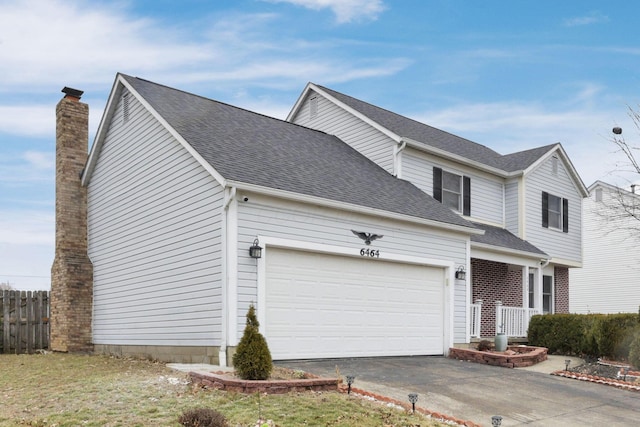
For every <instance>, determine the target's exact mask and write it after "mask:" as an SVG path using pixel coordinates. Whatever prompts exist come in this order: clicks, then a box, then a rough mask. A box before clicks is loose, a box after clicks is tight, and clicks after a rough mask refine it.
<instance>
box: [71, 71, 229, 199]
mask: <svg viewBox="0 0 640 427" xmlns="http://www.w3.org/2000/svg"><path fill="white" fill-rule="evenodd" d="M116 85H122V86H123V87H125V88H127V89H128V90H129V92H130V93H131V94H132V95H133V96H135V97H136V99H137V100H138V101H139V102H140V103H141V104H142V105H143V106H144V108H146V109H147V111H149V112H150V113H151V115H152V116H153V117H154V118H155V119H156V120H157V121H158V122H159V123H160V124H161V125H162V126H163V127H164V128H165V129H167V131H168V132H169V133H170V134H171V136H173V137H174V138H175V139H176V140H177V141H178V142H179V143H180V144H181V145H182V146H183V147H184V148H185V149H186V150H187V151H188V152H189V154H191V155H192V156H193V157H194V158H195V159H196V161H197V162H198V163H200V165H201V166H202V167H203V168H204V169H205V170H206V171H207V172H209V173H210V174H211V176H212V177H213V178H214V179H215V180H216V181H217V182H218V184H220V185H221V186H222V187H223V188H226V186H227V184H226V180H225V179H224V177H223V176H222V175H221V174H220V173H219V172H218V171H217V170H215V169H214V168H213V166H211V164H209V162H207V161H206V160H205V159H204V158H203V157H202V156H201V155H200V154H199V153H198V152H197V151H196V150H195V149H194V148H193V147H192V146H191V144H189V143H188V142H187V141H186V140H185V139H184V138H183V137H182V135H180V133H178V131H176V130H175V129H174V128H173V127H172V126H171V125H170V124H169V123H168V122H167V121H166V120H165V119H164V118H163V117H162V116H161V115H160V114H159V113H158V112H157V111H156V110H155V109H154V108H153V107H152V106H151V104H149V103H148V102H147V100H146V99H144V97H143V96H142V95H140V94H139V93H138V92H137V91H136V90H135V89H134V88H133V86H131V85H130V84H129V83H128V82H127V81H126V80H125V79H124V78H123V77H122V76H121V75H120V74H118V77H117V78H116ZM121 91H122V89H120V88H117V89H116V90H112V92H111V94H112V96H111V97H110V99H109V104H110V105H109V108H111V110H110V111H109V115H108V117H109V118H111V116H113V109H115V104H116V102H113V103H112V101H114V100H115V99H117V97H116V96H115V95H116V94H119V93H120V92H121ZM111 104H113V105H111ZM107 123H108V121H105V122H104V124H105V125H106V124H107ZM102 125H103V124H102V123H101V125H100V126H101V128H102ZM105 128H106V126H105ZM102 132H103V133H99V141H100V145H102V141H103V139H104V132H106V130H104V131H102ZM94 145H96V144H94ZM98 148H99V147H98ZM93 151H94V150H93V148H92V150H91V153H92V154H93ZM90 160H91V158H90ZM95 161H96V159H93V163H92V164H91V169H93V167H94V166H95ZM87 182H88V181H87ZM83 184H84V183H83Z"/></svg>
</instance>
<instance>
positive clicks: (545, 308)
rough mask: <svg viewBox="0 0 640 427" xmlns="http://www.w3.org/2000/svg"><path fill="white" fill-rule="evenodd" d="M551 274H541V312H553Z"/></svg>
mask: <svg viewBox="0 0 640 427" xmlns="http://www.w3.org/2000/svg"><path fill="white" fill-rule="evenodd" d="M553 311H554V310H553V276H542V312H543V313H544V314H549V313H553Z"/></svg>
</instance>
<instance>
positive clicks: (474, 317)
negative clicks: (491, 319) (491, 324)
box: [470, 299, 482, 338]
mask: <svg viewBox="0 0 640 427" xmlns="http://www.w3.org/2000/svg"><path fill="white" fill-rule="evenodd" d="M481 315H482V300H481V299H478V300H476V302H475V304H471V313H470V317H471V337H472V338H480V319H481Z"/></svg>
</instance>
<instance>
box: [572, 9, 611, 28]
mask: <svg viewBox="0 0 640 427" xmlns="http://www.w3.org/2000/svg"><path fill="white" fill-rule="evenodd" d="M604 22H609V17H608V16H607V15H604V14H603V13H601V12H598V11H593V12H590V13H589V14H587V15H584V16H576V17H573V18H567V19H565V20H564V25H565V26H566V27H578V26H583V25H591V24H600V23H604Z"/></svg>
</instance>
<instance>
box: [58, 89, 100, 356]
mask: <svg viewBox="0 0 640 427" xmlns="http://www.w3.org/2000/svg"><path fill="white" fill-rule="evenodd" d="M65 90H67V88H65ZM63 91H64V90H63ZM65 93H67V95H66V96H65V97H64V98H63V99H62V100H60V102H59V103H58V105H57V107H56V248H55V259H54V261H53V266H52V268H51V349H52V350H54V351H63V352H86V351H91V350H92V349H93V346H92V344H91V312H92V301H93V266H92V264H91V261H90V260H89V257H88V255H87V189H86V187H83V186H82V185H81V183H80V175H81V173H82V170H83V168H84V165H85V162H86V159H87V146H88V140H89V139H88V132H89V131H88V122H89V106H88V105H87V104H84V103H82V102H79V100H80V97H79V96H80V95H81V94H82V93H81V92H79V91H74V90H71V91H70V92H65Z"/></svg>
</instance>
